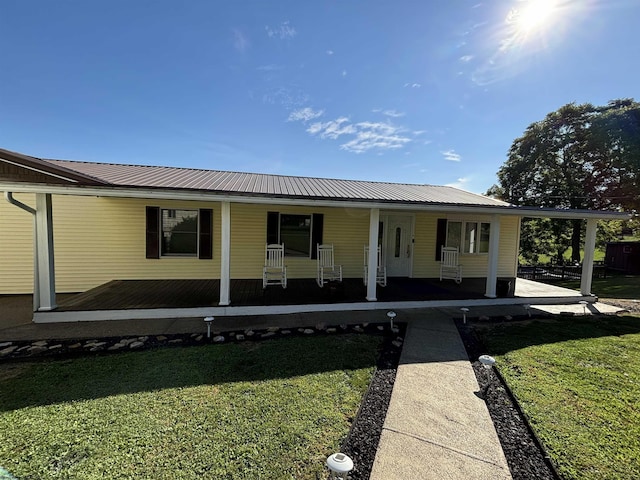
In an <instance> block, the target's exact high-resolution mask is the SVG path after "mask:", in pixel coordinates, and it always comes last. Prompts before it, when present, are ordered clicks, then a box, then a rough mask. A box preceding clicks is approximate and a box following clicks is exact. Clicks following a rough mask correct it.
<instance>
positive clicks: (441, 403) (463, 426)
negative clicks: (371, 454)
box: [371, 310, 511, 480]
mask: <svg viewBox="0 0 640 480" xmlns="http://www.w3.org/2000/svg"><path fill="white" fill-rule="evenodd" d="M406 314H408V315H409V316H411V317H412V318H410V319H409V322H410V323H409V327H408V330H407V335H406V339H405V344H404V347H403V351H402V356H401V358H400V365H399V367H398V373H397V376H396V382H395V385H394V387H393V394H392V396H391V402H390V404H389V410H388V412H387V417H386V420H385V423H384V427H383V431H382V436H381V438H380V444H379V446H378V451H377V454H376V458H375V462H374V465H373V470H372V473H371V480H394V479H398V480H400V479H402V480H406V479H423V480H428V479H438V480H446V479H465V480H466V479H476V480H481V479H491V480H500V479H510V478H511V474H510V472H509V467H508V466H507V462H506V459H505V457H504V454H503V452H502V447H501V446H500V441H499V440H498V435H497V434H496V431H495V428H494V426H493V422H492V420H491V417H490V416H489V411H488V409H487V407H486V404H485V402H484V400H482V399H480V398H479V397H478V396H476V395H475V394H474V392H478V389H479V387H478V383H477V381H476V377H475V374H474V372H473V369H472V367H471V364H470V363H469V359H468V357H467V353H466V351H465V348H464V345H463V344H462V340H461V339H460V336H459V334H458V331H457V329H456V327H455V325H454V323H453V320H452V316H451V313H450V312H445V311H439V310H428V311H421V312H405V315H406ZM403 320H405V319H404V318H403Z"/></svg>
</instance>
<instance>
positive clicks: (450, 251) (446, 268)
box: [440, 247, 462, 284]
mask: <svg viewBox="0 0 640 480" xmlns="http://www.w3.org/2000/svg"><path fill="white" fill-rule="evenodd" d="M458 253H459V251H458V247H442V250H441V257H440V262H441V263H440V281H442V279H443V278H445V279H450V280H455V282H456V283H458V284H460V283H462V265H460V264H459V263H458Z"/></svg>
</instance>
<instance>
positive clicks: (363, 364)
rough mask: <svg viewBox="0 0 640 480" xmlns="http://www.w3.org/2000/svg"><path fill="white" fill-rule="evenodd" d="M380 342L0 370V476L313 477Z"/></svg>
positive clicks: (136, 356) (350, 340) (121, 357)
mask: <svg viewBox="0 0 640 480" xmlns="http://www.w3.org/2000/svg"><path fill="white" fill-rule="evenodd" d="M380 342H381V338H380V337H371V336H366V335H355V336H354V335H343V336H336V337H313V338H311V337H304V338H290V339H281V340H272V341H265V342H261V343H254V344H251V343H247V344H237V345H210V346H203V347H185V348H164V349H158V350H153V351H145V352H131V353H122V354H116V355H109V356H102V357H93V358H79V359H74V360H66V361H48V362H46V363H45V362H42V363H31V364H7V365H0V467H4V468H6V469H7V470H8V471H9V472H11V473H12V474H13V475H14V476H16V477H18V478H20V479H50V478H56V479H57V478H64V479H97V478H136V479H139V478H149V479H163V478H171V479H191V478H193V479H195V478H216V479H258V478H260V479H287V478H295V479H315V478H316V475H317V474H318V473H320V472H322V471H323V469H324V460H325V459H326V456H327V455H329V454H331V453H333V452H334V451H336V450H337V449H338V448H339V446H340V443H341V441H342V440H343V439H344V438H345V437H346V434H347V433H348V430H349V427H350V423H351V421H352V419H353V417H354V416H355V414H356V412H357V409H358V406H359V404H360V402H361V400H362V396H363V394H364V392H365V391H366V388H367V386H368V383H369V381H370V379H371V375H372V372H373V370H374V365H375V358H376V355H377V350H378V348H379V346H380Z"/></svg>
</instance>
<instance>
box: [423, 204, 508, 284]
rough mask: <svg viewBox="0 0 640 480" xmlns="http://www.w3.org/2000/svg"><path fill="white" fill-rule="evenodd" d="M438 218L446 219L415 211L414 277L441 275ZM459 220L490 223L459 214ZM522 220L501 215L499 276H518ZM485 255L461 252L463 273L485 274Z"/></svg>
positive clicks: (466, 275) (464, 274) (474, 275)
mask: <svg viewBox="0 0 640 480" xmlns="http://www.w3.org/2000/svg"><path fill="white" fill-rule="evenodd" d="M438 218H446V217H445V216H443V215H437V214H428V213H418V214H416V225H415V244H414V264H413V276H414V277H418V278H420V277H424V278H435V277H439V276H440V262H437V261H436V260H435V255H436V231H437V222H438ZM455 219H456V220H475V221H478V220H480V221H483V222H489V221H490V219H489V218H488V217H487V218H477V217H474V218H465V217H456V218H455ZM519 224H520V219H519V218H517V217H502V218H501V221H500V255H499V258H498V275H499V276H504V277H515V276H516V268H517V265H516V256H517V252H518V248H519V247H518V243H519V238H518V226H519ZM488 258H489V256H488V255H486V254H480V255H475V254H467V255H465V254H462V255H460V264H461V265H462V276H463V278H464V277H467V278H474V277H486V276H487V264H488V263H487V262H488Z"/></svg>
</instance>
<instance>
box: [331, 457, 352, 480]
mask: <svg viewBox="0 0 640 480" xmlns="http://www.w3.org/2000/svg"><path fill="white" fill-rule="evenodd" d="M327 467H328V468H329V471H330V472H331V473H330V474H329V479H330V480H348V478H349V472H350V471H351V470H353V460H351V459H350V458H349V457H348V456H347V455H345V454H344V453H334V454H333V455H329V457H328V458H327Z"/></svg>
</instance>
